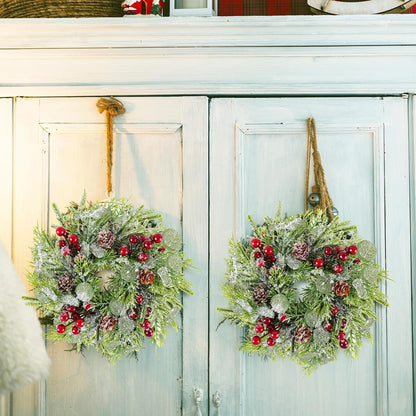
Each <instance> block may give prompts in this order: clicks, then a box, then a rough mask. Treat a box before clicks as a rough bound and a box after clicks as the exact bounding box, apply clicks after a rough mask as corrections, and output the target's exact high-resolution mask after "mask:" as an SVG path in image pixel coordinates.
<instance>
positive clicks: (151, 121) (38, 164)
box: [13, 97, 208, 416]
mask: <svg viewBox="0 0 416 416" xmlns="http://www.w3.org/2000/svg"><path fill="white" fill-rule="evenodd" d="M121 100H122V101H123V103H124V104H125V106H126V114H125V115H123V116H119V117H117V118H115V120H114V166H113V186H114V195H115V196H116V197H128V198H129V199H130V200H131V202H132V203H134V204H135V205H141V204H144V205H145V207H146V208H154V209H156V210H157V211H159V212H161V213H162V214H163V216H164V222H165V224H166V225H167V226H170V227H174V228H176V229H178V230H182V235H183V244H184V251H185V253H186V255H187V256H189V257H191V258H193V259H194V261H195V265H196V266H197V267H198V270H197V271H196V270H191V271H189V272H187V274H186V277H187V279H188V280H190V281H191V282H192V283H194V291H195V296H188V295H185V296H184V298H183V302H184V306H185V312H184V315H183V317H182V316H179V317H178V318H177V321H178V324H179V327H180V330H179V333H175V331H174V330H169V331H168V335H167V338H166V341H165V345H164V347H163V348H162V349H160V350H158V351H157V352H156V350H155V347H154V346H153V345H151V344H150V342H149V343H146V344H148V345H146V347H145V349H144V350H143V351H142V352H141V353H140V357H139V360H138V361H135V360H134V359H129V358H125V359H122V360H120V361H119V362H117V363H116V364H115V365H111V364H109V363H108V362H107V361H106V359H104V358H103V357H101V355H100V354H99V353H97V352H96V351H88V352H86V353H85V356H84V357H83V356H81V355H79V354H76V353H69V352H66V351H65V350H66V349H67V348H68V346H67V345H64V344H62V343H59V344H52V343H49V342H48V352H49V354H50V357H51V359H52V368H51V374H50V377H49V378H48V380H47V382H46V384H45V385H40V387H39V389H38V397H39V403H38V407H39V409H40V413H41V414H49V415H57V414H60V415H72V414H85V415H86V414H89V415H97V416H98V415H114V414H120V415H133V414H140V415H161V414H172V415H179V414H181V413H182V407H185V406H187V407H189V408H192V406H193V402H192V395H193V391H192V387H193V386H199V387H201V388H203V389H206V388H207V372H208V370H207V368H208V363H207V359H208V352H207V351H208V346H207V328H206V327H204V326H203V325H199V326H198V327H195V320H198V321H206V320H207V314H208V309H207V299H206V293H207V276H206V275H205V274H204V273H205V272H206V269H207V268H206V259H207V247H206V244H207V241H208V238H207V232H208V229H207V211H206V210H207V205H208V204H207V182H208V180H207V100H206V98H183V99H182V98H168V99H162V98H134V97H133V98H132V97H124V98H121ZM96 101H97V98H68V99H63V98H62V99H41V100H38V99H21V100H18V102H17V114H16V118H17V121H18V124H17V126H18V127H17V133H16V161H15V178H14V179H15V194H14V206H15V210H14V218H15V221H14V249H15V251H16V253H18V254H17V255H16V258H15V260H16V264H17V267H18V269H19V271H20V273H21V275H22V276H23V275H24V270H25V269H26V268H27V267H28V262H29V260H30V252H29V250H28V247H29V246H30V244H31V241H32V235H31V233H32V228H33V226H34V225H36V223H37V222H39V223H40V224H41V225H42V226H43V227H45V228H47V229H49V227H50V225H51V224H54V223H55V218H54V215H53V212H51V209H50V205H51V202H56V203H57V205H58V207H59V208H61V209H64V208H65V206H66V205H67V204H68V203H69V202H70V201H77V200H79V199H80V197H81V196H82V192H83V190H84V189H85V190H86V191H87V194H88V199H89V200H92V201H95V200H101V199H104V198H105V197H106V133H105V132H106V129H105V117H104V115H102V114H99V113H98V110H97V108H96V105H95V103H96ZM28 167H30V168H28ZM28 169H29V170H30V173H29V174H28ZM20 172H22V173H21V174H20ZM23 172H25V174H24V173H23ZM194 189H198V190H199V194H198V199H196V198H195V196H194V194H193V191H194ZM186 311H189V312H190V313H189V315H188V314H187V313H186ZM188 320H189V323H188ZM185 325H186V327H188V326H190V325H193V333H191V331H184V330H183V327H184V326H185ZM194 336H197V337H198V339H200V340H201V341H202V348H199V349H197V350H196V349H192V348H191V345H192V344H191V339H188V337H189V338H191V337H194ZM183 357H186V359H187V362H186V363H185V362H184V360H183ZM188 360H189V361H188ZM23 403H29V404H28V405H26V408H29V409H31V410H32V412H33V414H34V413H35V408H34V406H35V403H34V401H33V398H32V397H29V396H28V395H27V394H24V393H21V394H20V395H19V393H17V394H16V398H15V400H14V401H13V410H14V413H13V414H15V415H25V416H26V415H29V414H31V413H29V411H28V410H27V409H26V410H23ZM202 405H203V408H204V407H206V406H207V402H206V401H205V402H204V403H202Z"/></svg>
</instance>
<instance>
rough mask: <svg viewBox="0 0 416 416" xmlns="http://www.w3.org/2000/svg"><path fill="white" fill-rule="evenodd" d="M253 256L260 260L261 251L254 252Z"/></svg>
mask: <svg viewBox="0 0 416 416" xmlns="http://www.w3.org/2000/svg"><path fill="white" fill-rule="evenodd" d="M253 255H254V258H255V259H259V258H260V257H261V253H260V251H253Z"/></svg>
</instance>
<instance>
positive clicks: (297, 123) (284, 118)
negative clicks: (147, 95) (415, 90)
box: [210, 98, 412, 416]
mask: <svg viewBox="0 0 416 416" xmlns="http://www.w3.org/2000/svg"><path fill="white" fill-rule="evenodd" d="M311 116H312V117H314V118H315V120H316V124H317V134H318V142H319V149H320V152H321V156H322V160H323V164H324V168H325V170H326V177H327V183H328V187H329V191H330V194H331V197H332V199H333V200H334V203H335V205H336V207H337V208H338V210H339V212H340V215H341V218H342V219H346V220H351V222H352V223H354V224H356V225H357V226H358V227H359V231H360V234H361V236H362V237H363V238H366V239H369V240H372V241H374V242H375V244H376V245H377V247H378V259H377V262H378V263H380V264H382V265H383V266H385V267H387V268H388V270H390V272H391V278H392V279H394V281H395V282H394V283H391V282H389V283H388V284H387V285H386V286H385V287H383V290H384V291H387V293H388V295H389V298H390V303H391V306H390V308H389V310H388V311H387V312H386V310H385V309H383V308H378V313H379V316H380V317H381V320H380V322H378V323H377V324H376V326H375V329H374V339H375V341H374V344H370V343H365V344H364V346H363V348H362V350H361V353H360V358H359V359H358V360H355V361H353V362H350V359H349V358H347V357H345V355H344V354H343V353H341V352H340V354H339V358H338V360H337V361H336V362H334V363H330V364H328V365H326V366H324V367H322V368H321V369H319V370H318V371H317V372H315V373H313V374H312V375H311V376H310V377H305V376H303V374H302V371H301V370H300V368H298V367H297V366H296V365H295V364H294V363H292V362H284V361H282V360H276V362H274V363H273V362H264V361H263V360H261V359H259V358H258V357H256V356H250V357H249V356H247V355H246V354H244V353H241V352H239V351H238V345H239V342H240V337H241V335H242V334H241V331H240V330H238V329H236V328H235V327H234V326H231V325H229V324H224V325H222V326H221V327H220V328H219V329H218V330H217V331H215V330H212V331H211V337H210V339H211V342H210V387H211V391H212V392H215V391H219V392H220V393H222V395H223V397H224V398H223V401H222V403H223V404H222V406H223V409H222V412H223V413H224V414H230V415H231V414H238V415H254V414H278V415H286V414H290V415H304V414H310V415H314V416H319V415H327V414H337V415H350V414H354V415H357V416H367V415H388V414H390V415H391V416H397V415H403V416H405V415H409V414H411V412H412V388H411V385H412V369H411V367H412V361H411V358H412V355H411V303H410V301H411V299H410V261H409V257H410V251H409V250H410V247H409V242H408V239H407V238H406V227H407V226H408V225H409V223H408V217H409V209H408V203H409V195H408V190H407V185H406V183H407V180H408V163H407V133H406V123H407V116H406V101H405V100H402V99H399V98H398V99H377V98H321V99H316V98H307V99H216V100H213V101H212V103H211V131H210V140H211V143H210V149H211V150H210V151H211V153H210V165H211V178H210V215H211V216H210V233H211V239H210V241H211V244H210V259H211V260H210V271H211V284H210V287H211V291H210V296H211V301H210V302H211V305H215V306H224V307H225V306H226V301H225V300H224V299H223V297H222V294H221V290H220V283H221V281H222V277H221V276H223V275H224V272H225V262H224V257H225V256H226V253H227V242H228V239H229V238H230V237H231V234H232V233H234V235H235V236H236V237H237V238H240V237H243V236H245V235H247V234H249V233H250V229H249V225H248V222H247V220H246V216H247V214H252V215H253V217H254V219H255V221H257V222H261V220H262V218H263V217H264V216H266V215H267V216H272V215H273V214H274V212H275V210H276V208H277V206H278V203H279V201H281V203H282V209H283V212H284V213H285V212H286V213H288V214H292V213H294V214H296V213H298V212H300V211H303V196H304V195H303V193H304V177H305V158H306V137H307V131H306V119H307V118H308V117H311ZM311 177H312V176H311ZM232 225H233V226H234V228H233V229H232ZM399 252H401V253H402V254H401V255H400V254H399ZM399 259H401V260H399ZM210 319H211V325H210V326H211V328H215V327H216V324H217V323H218V322H219V321H220V320H221V317H220V316H219V314H218V313H217V311H216V310H215V308H214V307H213V308H212V309H211V315H210ZM392 322H394V323H395V325H393V324H392ZM399 340H400V341H399ZM399 349H400V353H399V352H398V350H399ZM392 351H394V352H392ZM399 373H400V375H399ZM387 375H388V376H389V377H388V378H387Z"/></svg>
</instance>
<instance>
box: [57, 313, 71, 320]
mask: <svg viewBox="0 0 416 416" xmlns="http://www.w3.org/2000/svg"><path fill="white" fill-rule="evenodd" d="M68 319H69V314H68V313H67V312H62V313H61V314H60V315H59V320H60V321H61V322H66V321H67V320H68Z"/></svg>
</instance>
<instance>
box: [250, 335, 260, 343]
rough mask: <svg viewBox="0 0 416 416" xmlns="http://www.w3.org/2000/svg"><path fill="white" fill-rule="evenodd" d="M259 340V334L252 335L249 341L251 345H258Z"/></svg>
mask: <svg viewBox="0 0 416 416" xmlns="http://www.w3.org/2000/svg"><path fill="white" fill-rule="evenodd" d="M260 342H261V338H260V337H259V336H257V335H254V337H253V338H251V343H252V344H253V345H259V344H260Z"/></svg>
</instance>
